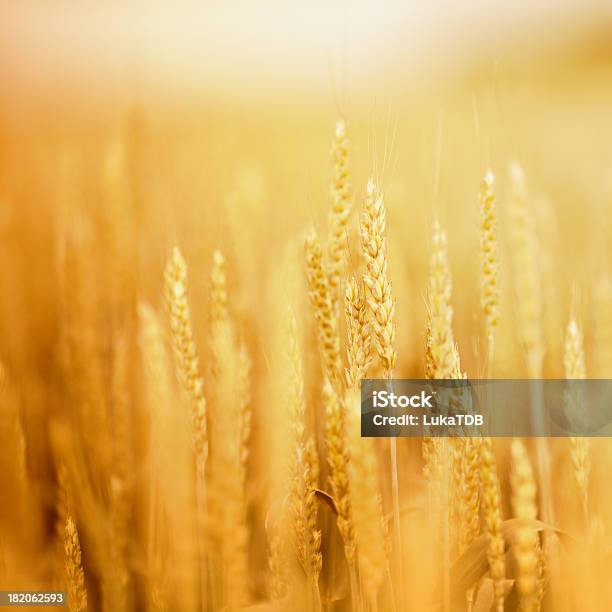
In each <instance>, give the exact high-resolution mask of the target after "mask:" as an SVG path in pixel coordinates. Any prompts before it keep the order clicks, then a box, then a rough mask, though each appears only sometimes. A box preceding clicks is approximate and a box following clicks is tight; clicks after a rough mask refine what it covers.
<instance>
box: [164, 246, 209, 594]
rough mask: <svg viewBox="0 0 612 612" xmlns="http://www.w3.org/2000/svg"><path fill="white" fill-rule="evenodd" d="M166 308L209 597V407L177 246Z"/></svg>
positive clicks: (168, 279)
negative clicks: (185, 409) (187, 419)
mask: <svg viewBox="0 0 612 612" xmlns="http://www.w3.org/2000/svg"><path fill="white" fill-rule="evenodd" d="M165 290H166V306H167V309H168V314H169V320H170V337H171V340H172V346H173V349H174V355H175V359H176V364H177V369H178V375H179V379H180V381H181V383H182V385H183V387H184V389H185V391H186V392H187V396H188V398H189V403H190V407H191V419H192V436H193V445H194V455H195V466H196V508H197V520H198V549H199V551H198V552H199V556H200V592H201V597H202V600H203V601H206V598H207V591H208V589H207V586H208V585H207V546H206V542H205V540H206V536H205V527H206V520H207V517H208V508H207V506H208V502H207V486H206V464H207V461H208V425H207V405H206V397H205V395H204V380H203V379H202V375H201V374H200V368H199V361H198V355H197V351H196V346H195V341H194V339H193V331H192V327H191V314H190V310H189V302H188V299H187V265H186V263H185V260H184V259H183V256H182V255H181V252H180V251H179V249H178V247H175V248H174V249H173V250H172V253H171V255H170V258H169V260H168V262H167V264H166V270H165Z"/></svg>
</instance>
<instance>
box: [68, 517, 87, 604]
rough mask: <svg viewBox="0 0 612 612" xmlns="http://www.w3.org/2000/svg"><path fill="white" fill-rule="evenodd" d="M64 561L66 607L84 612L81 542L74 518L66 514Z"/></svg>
mask: <svg viewBox="0 0 612 612" xmlns="http://www.w3.org/2000/svg"><path fill="white" fill-rule="evenodd" d="M64 555H65V556H64V561H65V569H66V586H67V595H68V609H69V610H70V612H86V610H87V590H86V588H85V574H84V573H83V563H82V560H81V543H80V542H79V534H78V531H77V528H76V524H75V522H74V519H73V518H72V517H71V516H68V518H67V519H66V525H65V529H64Z"/></svg>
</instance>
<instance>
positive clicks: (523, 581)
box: [510, 439, 539, 612]
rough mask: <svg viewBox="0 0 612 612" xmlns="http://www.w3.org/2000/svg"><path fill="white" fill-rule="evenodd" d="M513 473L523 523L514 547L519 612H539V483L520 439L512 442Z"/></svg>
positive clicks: (517, 511) (516, 512)
mask: <svg viewBox="0 0 612 612" xmlns="http://www.w3.org/2000/svg"><path fill="white" fill-rule="evenodd" d="M512 460H513V469H512V473H511V478H510V481H511V485H512V508H513V510H514V516H515V517H516V518H517V519H519V521H520V523H519V525H518V527H517V530H516V534H515V543H514V556H515V558H516V564H517V579H516V587H517V590H518V593H519V610H521V612H535V611H536V610H538V609H539V605H538V593H537V589H538V563H539V539H538V532H537V531H536V530H535V529H534V526H533V523H534V521H535V519H536V517H537V508H536V483H535V478H534V476H533V471H532V469H531V464H530V463H529V458H528V457H527V451H526V450H525V445H524V444H523V443H522V442H521V441H520V440H518V439H516V440H514V441H513V442H512Z"/></svg>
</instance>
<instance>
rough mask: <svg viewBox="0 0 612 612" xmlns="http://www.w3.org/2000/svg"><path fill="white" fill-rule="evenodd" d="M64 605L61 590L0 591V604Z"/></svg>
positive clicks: (64, 598) (64, 600)
mask: <svg viewBox="0 0 612 612" xmlns="http://www.w3.org/2000/svg"><path fill="white" fill-rule="evenodd" d="M65 605H66V593H64V592H63V591H0V606H11V607H13V606H29V607H32V606H58V607H62V606H65Z"/></svg>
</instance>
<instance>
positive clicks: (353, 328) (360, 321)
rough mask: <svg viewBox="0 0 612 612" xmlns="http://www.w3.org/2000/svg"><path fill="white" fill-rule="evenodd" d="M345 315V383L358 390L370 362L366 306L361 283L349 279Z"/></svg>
mask: <svg viewBox="0 0 612 612" xmlns="http://www.w3.org/2000/svg"><path fill="white" fill-rule="evenodd" d="M344 311H345V314H346V327H347V333H348V342H347V361H348V368H346V382H347V385H348V387H352V388H358V387H359V383H360V381H361V379H362V378H364V377H365V375H366V372H367V371H368V368H369V366H370V363H371V361H372V355H371V348H370V323H369V321H368V305H367V302H366V296H365V290H364V286H363V284H362V283H358V282H357V281H356V280H355V279H354V278H353V277H351V278H350V279H349V281H348V283H347V285H346V292H345V309H344Z"/></svg>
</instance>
